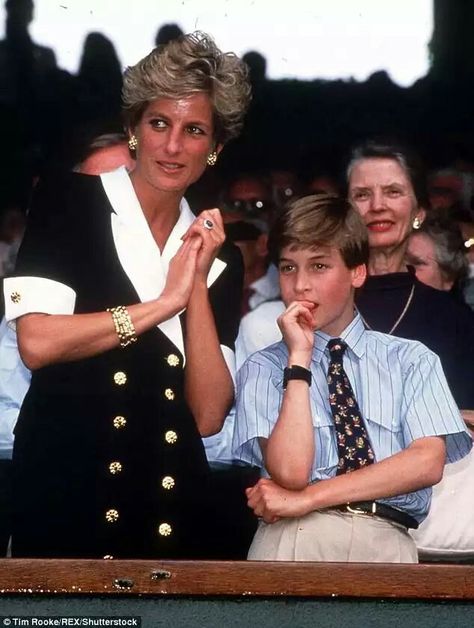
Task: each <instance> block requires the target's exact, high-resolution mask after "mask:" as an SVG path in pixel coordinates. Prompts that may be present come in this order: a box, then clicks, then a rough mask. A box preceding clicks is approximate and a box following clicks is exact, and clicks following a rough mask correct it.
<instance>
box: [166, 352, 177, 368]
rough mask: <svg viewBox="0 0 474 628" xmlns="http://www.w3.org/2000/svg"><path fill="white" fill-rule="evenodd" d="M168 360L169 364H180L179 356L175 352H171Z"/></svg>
mask: <svg viewBox="0 0 474 628" xmlns="http://www.w3.org/2000/svg"><path fill="white" fill-rule="evenodd" d="M166 361H167V362H168V365H169V366H179V358H178V356H177V355H175V354H174V353H170V354H169V355H168V356H167V358H166Z"/></svg>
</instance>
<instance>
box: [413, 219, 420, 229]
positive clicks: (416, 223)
mask: <svg viewBox="0 0 474 628" xmlns="http://www.w3.org/2000/svg"><path fill="white" fill-rule="evenodd" d="M412 226H413V229H419V228H420V227H421V220H420V219H419V218H418V216H415V218H414V220H413V224H412Z"/></svg>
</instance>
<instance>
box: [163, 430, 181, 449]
mask: <svg viewBox="0 0 474 628" xmlns="http://www.w3.org/2000/svg"><path fill="white" fill-rule="evenodd" d="M177 440H178V435H177V434H176V432H175V431H173V430H168V431H167V432H166V434H165V441H166V442H167V443H169V444H170V445H174V444H175V442H176V441H177Z"/></svg>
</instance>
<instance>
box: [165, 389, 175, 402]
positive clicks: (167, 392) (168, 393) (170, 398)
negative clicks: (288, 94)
mask: <svg viewBox="0 0 474 628" xmlns="http://www.w3.org/2000/svg"><path fill="white" fill-rule="evenodd" d="M165 397H166V398H167V399H168V401H173V399H174V392H173V391H172V390H171V388H167V389H166V390H165Z"/></svg>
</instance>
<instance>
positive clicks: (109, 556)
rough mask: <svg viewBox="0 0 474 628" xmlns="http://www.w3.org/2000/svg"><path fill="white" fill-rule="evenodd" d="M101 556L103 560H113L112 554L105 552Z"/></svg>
mask: <svg viewBox="0 0 474 628" xmlns="http://www.w3.org/2000/svg"><path fill="white" fill-rule="evenodd" d="M102 558H103V559H104V560H113V556H112V554H106V555H105V556H102Z"/></svg>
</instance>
